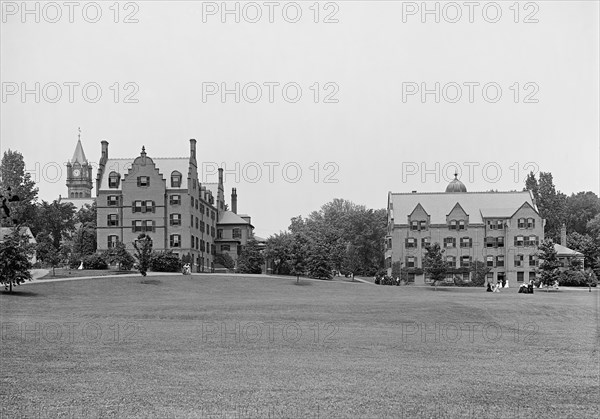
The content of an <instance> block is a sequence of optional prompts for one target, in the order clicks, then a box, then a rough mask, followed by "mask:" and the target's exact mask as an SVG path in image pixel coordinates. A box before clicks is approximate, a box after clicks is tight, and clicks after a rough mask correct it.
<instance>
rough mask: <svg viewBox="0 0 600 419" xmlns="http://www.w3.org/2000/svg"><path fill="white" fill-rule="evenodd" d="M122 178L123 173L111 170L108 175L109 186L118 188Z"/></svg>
mask: <svg viewBox="0 0 600 419" xmlns="http://www.w3.org/2000/svg"><path fill="white" fill-rule="evenodd" d="M120 179H121V175H120V174H118V173H117V172H110V175H108V187H109V188H118V187H119V180H120Z"/></svg>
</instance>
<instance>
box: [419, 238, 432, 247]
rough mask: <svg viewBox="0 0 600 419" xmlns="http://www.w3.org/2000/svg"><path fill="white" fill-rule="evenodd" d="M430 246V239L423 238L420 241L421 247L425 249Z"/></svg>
mask: <svg viewBox="0 0 600 419" xmlns="http://www.w3.org/2000/svg"><path fill="white" fill-rule="evenodd" d="M430 244H431V237H423V238H422V239H421V247H422V248H423V249H426V248H427V246H429V245H430Z"/></svg>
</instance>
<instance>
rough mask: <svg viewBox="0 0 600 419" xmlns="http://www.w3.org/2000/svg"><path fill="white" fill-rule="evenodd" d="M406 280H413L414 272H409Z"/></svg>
mask: <svg viewBox="0 0 600 419" xmlns="http://www.w3.org/2000/svg"><path fill="white" fill-rule="evenodd" d="M406 282H415V274H414V273H411V272H409V273H408V277H407V278H406Z"/></svg>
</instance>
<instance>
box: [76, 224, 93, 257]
mask: <svg viewBox="0 0 600 419" xmlns="http://www.w3.org/2000/svg"><path fill="white" fill-rule="evenodd" d="M72 244H73V249H72V250H73V253H74V254H75V255H77V257H78V258H79V259H81V258H82V257H84V256H88V255H92V254H94V253H96V250H97V247H98V243H97V242H96V228H95V223H94V224H91V223H89V222H86V223H84V224H81V225H80V226H79V228H77V230H76V231H75V234H73V238H72Z"/></svg>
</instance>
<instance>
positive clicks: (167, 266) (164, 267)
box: [150, 250, 181, 272]
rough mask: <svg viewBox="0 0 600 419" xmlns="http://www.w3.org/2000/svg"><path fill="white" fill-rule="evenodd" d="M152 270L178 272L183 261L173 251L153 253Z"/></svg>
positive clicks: (151, 259)
mask: <svg viewBox="0 0 600 419" xmlns="http://www.w3.org/2000/svg"><path fill="white" fill-rule="evenodd" d="M150 268H151V269H152V270H153V271H154V272H178V271H180V270H181V259H179V256H177V255H176V254H175V253H173V252H172V251H171V250H166V251H163V252H153V253H152V257H151V258H150Z"/></svg>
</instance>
